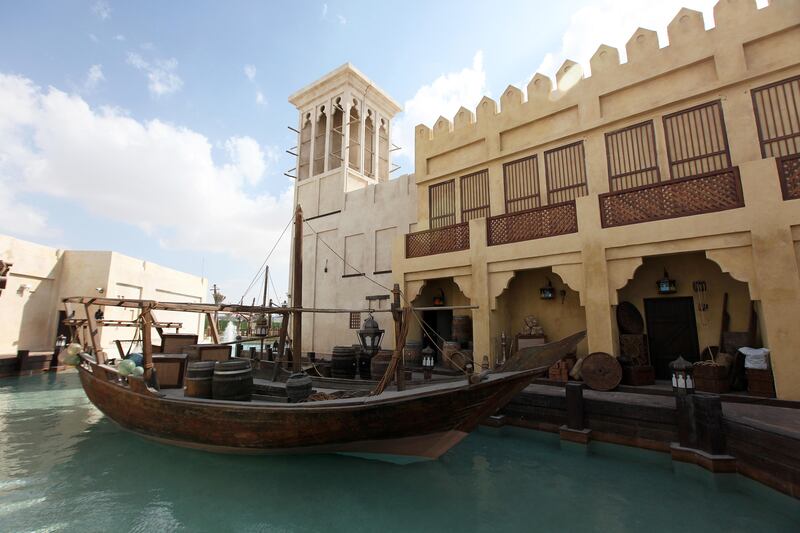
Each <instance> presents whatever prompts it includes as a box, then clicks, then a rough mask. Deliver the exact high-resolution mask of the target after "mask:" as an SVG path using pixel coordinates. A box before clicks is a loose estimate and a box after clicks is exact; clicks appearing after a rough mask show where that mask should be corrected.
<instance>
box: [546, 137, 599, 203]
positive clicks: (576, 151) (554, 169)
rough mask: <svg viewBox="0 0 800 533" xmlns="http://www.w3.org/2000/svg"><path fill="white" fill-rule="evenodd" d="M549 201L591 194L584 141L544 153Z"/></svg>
mask: <svg viewBox="0 0 800 533" xmlns="http://www.w3.org/2000/svg"><path fill="white" fill-rule="evenodd" d="M544 169H545V175H546V177H547V203H549V204H556V203H561V202H568V201H570V200H574V199H575V198H578V197H579V196H586V195H587V194H589V188H588V186H587V185H586V160H585V156H584V151H583V141H578V142H576V143H572V144H568V145H566V146H562V147H561V148H556V149H554V150H548V151H546V152H545V153H544Z"/></svg>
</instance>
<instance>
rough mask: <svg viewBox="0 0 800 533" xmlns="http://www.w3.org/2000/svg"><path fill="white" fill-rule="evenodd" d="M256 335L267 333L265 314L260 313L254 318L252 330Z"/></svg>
mask: <svg viewBox="0 0 800 533" xmlns="http://www.w3.org/2000/svg"><path fill="white" fill-rule="evenodd" d="M253 333H254V334H255V336H256V337H262V338H263V337H266V336H267V334H268V333H269V324H268V323H267V315H265V314H264V313H261V314H260V315H259V316H258V320H256V327H255V328H254V330H253Z"/></svg>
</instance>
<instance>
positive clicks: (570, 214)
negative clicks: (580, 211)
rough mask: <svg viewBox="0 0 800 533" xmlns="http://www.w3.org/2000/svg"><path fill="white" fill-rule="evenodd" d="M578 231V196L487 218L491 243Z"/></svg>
mask: <svg viewBox="0 0 800 533" xmlns="http://www.w3.org/2000/svg"><path fill="white" fill-rule="evenodd" d="M577 232H578V217H577V212H576V210H575V200H572V201H569V202H563V203H560V204H553V205H546V206H544V207H536V208H534V209H527V210H525V211H518V212H516V213H508V214H505V215H498V216H495V217H488V218H487V219H486V238H487V240H488V241H489V242H488V243H487V244H488V245H489V246H495V245H498V244H508V243H512V242H520V241H530V240H533V239H543V238H545V237H554V236H556V235H564V234H567V233H577Z"/></svg>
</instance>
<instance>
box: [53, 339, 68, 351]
mask: <svg viewBox="0 0 800 533" xmlns="http://www.w3.org/2000/svg"><path fill="white" fill-rule="evenodd" d="M66 346H67V337H66V335H59V336H58V337H56V353H59V352H60V351H61V350H63V349H64V348H65V347H66Z"/></svg>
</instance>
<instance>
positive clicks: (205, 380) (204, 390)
mask: <svg viewBox="0 0 800 533" xmlns="http://www.w3.org/2000/svg"><path fill="white" fill-rule="evenodd" d="M252 394H253V370H252V368H251V367H250V361H249V360H246V359H237V360H232V361H217V362H214V361H196V362H192V363H189V366H188V368H187V369H186V384H185V386H184V395H185V396H189V397H192V398H213V399H215V400H234V401H240V402H249V401H250V399H251V396H252Z"/></svg>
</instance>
